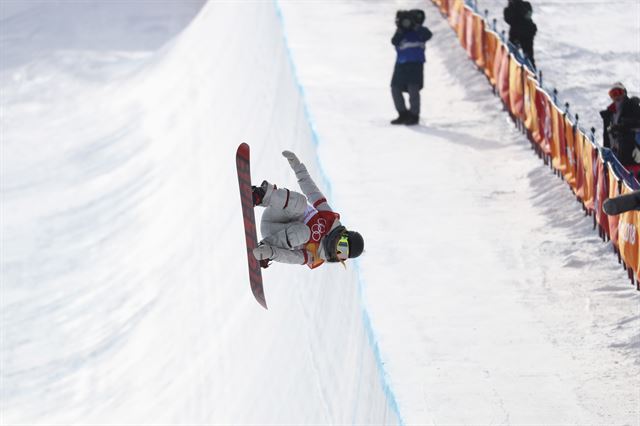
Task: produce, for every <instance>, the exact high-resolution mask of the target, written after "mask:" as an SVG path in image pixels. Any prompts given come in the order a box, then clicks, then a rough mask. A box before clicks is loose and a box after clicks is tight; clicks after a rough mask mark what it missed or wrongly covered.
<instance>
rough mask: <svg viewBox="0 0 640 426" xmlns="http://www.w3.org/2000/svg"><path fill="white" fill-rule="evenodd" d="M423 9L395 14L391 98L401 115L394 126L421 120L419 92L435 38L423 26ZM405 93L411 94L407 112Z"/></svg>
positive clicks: (393, 122)
mask: <svg viewBox="0 0 640 426" xmlns="http://www.w3.org/2000/svg"><path fill="white" fill-rule="evenodd" d="M424 18H425V16H424V12H423V11H422V10H420V9H413V10H408V11H407V10H399V11H398V12H397V13H396V27H397V30H396V32H395V34H394V35H393V38H392V39H391V43H392V44H393V45H394V46H395V48H396V53H397V58H396V64H395V68H394V70H393V77H392V78H391V96H392V97H393V103H394V105H395V107H396V110H397V111H398V118H396V119H395V120H393V121H391V124H407V125H413V124H418V121H419V119H420V90H422V86H423V81H424V75H423V74H424V62H425V56H424V47H425V43H426V42H427V40H429V39H430V38H431V36H432V35H433V34H432V33H431V31H429V29H428V28H426V27H424V26H422V24H423V23H424ZM403 92H408V93H409V110H407V107H406V104H405V100H404V96H403Z"/></svg>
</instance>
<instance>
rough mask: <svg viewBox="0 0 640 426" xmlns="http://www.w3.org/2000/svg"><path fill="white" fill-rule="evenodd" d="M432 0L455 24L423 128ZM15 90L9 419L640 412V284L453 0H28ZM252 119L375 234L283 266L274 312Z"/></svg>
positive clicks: (456, 418)
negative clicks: (414, 39) (490, 77)
mask: <svg viewBox="0 0 640 426" xmlns="http://www.w3.org/2000/svg"><path fill="white" fill-rule="evenodd" d="M496 5H497V3H496ZM411 7H421V8H424V9H426V11H427V22H426V24H427V25H428V26H429V27H430V28H431V29H432V30H433V31H434V34H435V36H434V39H433V40H432V41H430V42H429V43H428V47H427V61H428V63H427V65H426V68H425V70H426V72H425V83H426V87H425V90H423V92H422V93H423V103H422V105H423V113H422V116H423V121H422V123H421V125H420V126H416V127H412V128H408V127H399V128H398V127H392V126H389V125H388V121H389V120H390V119H391V118H393V117H394V115H395V113H394V111H393V107H392V102H391V97H390V93H389V88H388V84H389V80H390V78H391V71H392V67H393V61H394V52H393V49H392V47H391V45H390V43H389V39H390V37H391V35H392V32H393V17H394V15H395V10H397V9H399V8H411ZM496 7H497V6H496ZM545 7H546V8H547V10H546V13H547V15H545V16H547V17H553V16H554V10H555V11H556V12H557V11H558V10H563V7H565V6H564V5H563V2H559V1H555V0H554V1H552V2H550V3H547V4H545ZM554 8H555V9H554ZM495 12H498V10H496V11H495ZM574 13H575V12H574ZM584 13H587V12H586V11H585V12H584ZM603 13H604V12H603ZM611 13H612V15H609V16H611V17H612V16H615V14H614V13H613V12H611ZM606 17H607V16H606V15H605V18H606ZM549 19H551V18H549ZM558 19H559V18H558ZM600 19H602V16H600ZM549 25H551V23H550V24H549ZM539 27H540V25H539ZM541 40H546V41H545V42H549V38H548V36H545V38H542V39H541ZM600 42H602V43H603V45H604V44H605V43H604V42H603V41H602V40H600ZM571 43H574V44H573V46H576V47H579V44H577V42H576V41H575V40H572V41H571ZM585 43H588V40H587V41H585ZM536 46H537V48H538V49H540V48H541V46H540V44H537V45H536ZM542 46H544V44H542ZM552 47H553V46H552V45H550V48H552ZM616 48H617V47H611V48H610V49H612V50H613V51H614V52H615V49H616ZM578 51H579V52H586V51H588V48H585V49H583V50H578ZM584 55H585V56H586V57H589V58H590V57H591V56H590V55H588V54H587V53H584ZM578 57H580V56H578ZM633 58H634V56H632V57H631V59H629V60H627V61H623V63H622V64H621V65H620V68H618V71H619V73H620V74H622V75H623V76H622V77H620V78H619V79H620V80H623V79H624V76H625V75H627V76H629V78H630V79H631V77H633V74H630V75H629V73H627V70H628V69H629V67H631V68H633V64H634V62H633V61H634V59H633ZM537 59H538V64H539V65H540V66H541V67H543V69H545V68H547V67H549V68H554V69H556V70H557V69H561V67H563V66H565V64H564V63H563V62H562V61H561V60H560V59H557V58H554V57H553V55H547V56H545V55H544V54H541V55H538V56H537ZM629 61H630V62H631V63H629ZM637 75H638V74H636V75H635V77H636V83H631V84H628V85H627V87H630V88H633V87H637V86H634V84H636V85H637ZM604 77H608V75H605V76H603V78H604ZM617 79H618V78H617ZM601 85H604V86H603V87H606V83H597V85H594V86H598V87H597V88H593V89H589V91H590V93H592V94H593V93H598V92H597V91H596V90H598V91H599V90H602V88H601V87H599V86H601ZM632 90H633V89H632ZM0 94H1V96H0V98H1V99H0V106H1V115H0V120H1V121H0V125H1V138H2V140H1V150H2V151H1V170H0V178H1V179H0V188H1V196H2V200H1V201H2V206H1V222H2V223H1V225H2V235H1V237H0V238H1V240H0V241H1V244H2V245H1V250H0V251H1V253H2V254H1V266H2V276H1V278H2V280H1V281H2V282H1V288H0V318H1V323H0V362H1V368H0V370H1V372H0V374H1V380H0V416H1V417H0V423H2V424H8V425H9V424H47V425H53V424H56V425H58V424H60V425H62V424H65V425H66V424H79V425H80V424H81V425H85V424H122V425H124V424H136V425H137V424H185V425H186V424H207V425H209V424H273V425H275V424H279V425H280V424H385V425H389V424H416V425H417V424H513V425H516V424H612V425H626V424H629V425H638V424H640V420H639V418H638V416H639V411H638V405H639V403H640V395H639V391H638V389H639V386H638V385H639V382H640V379H639V369H640V362H639V359H638V349H639V348H640V340H639V339H640V333H639V332H638V330H639V327H640V312H639V310H638V308H639V306H638V295H637V293H636V292H635V291H634V290H633V287H632V286H630V285H629V284H628V282H627V281H626V274H625V273H624V272H623V271H622V269H621V268H620V267H619V266H618V265H617V262H616V260H615V258H614V257H613V256H612V255H611V253H610V247H609V246H608V245H606V244H604V243H601V242H600V240H599V239H598V237H597V234H596V233H594V232H593V231H592V230H591V219H590V218H585V217H583V214H582V212H581V210H580V207H579V205H578V204H577V203H576V202H575V201H574V199H573V197H572V196H571V193H570V191H569V190H568V188H567V187H566V186H565V185H564V184H563V183H562V182H561V181H560V180H559V179H557V178H556V177H555V176H553V174H552V173H551V172H550V171H549V170H548V169H547V168H545V167H544V166H543V165H542V164H541V162H540V161H539V160H538V159H537V158H536V157H535V156H534V155H533V153H532V152H531V151H530V150H529V149H528V144H527V143H526V142H525V140H524V138H523V136H522V135H520V134H519V133H517V132H516V131H515V129H513V126H512V125H511V124H510V123H509V122H508V120H507V118H506V114H505V113H504V112H503V111H502V110H501V107H500V104H499V101H498V100H497V98H495V97H493V96H492V94H491V92H490V90H489V86H488V84H487V83H486V82H485V81H484V77H482V76H481V75H480V74H479V73H478V72H477V71H475V69H474V68H473V66H472V65H471V63H470V62H469V61H468V60H467V59H466V57H465V53H464V51H463V50H462V49H461V48H460V47H459V46H458V45H457V41H456V39H455V37H454V35H453V32H452V31H451V30H450V29H449V27H448V26H447V24H446V23H445V22H444V21H443V20H442V19H441V17H440V16H439V14H438V13H437V12H436V10H435V8H434V7H432V6H431V4H430V3H428V2H424V1H406V2H404V1H403V2H400V1H388V2H296V1H284V0H282V1H279V2H263V1H247V2H225V1H210V2H207V3H206V4H205V3H204V2H202V1H181V2H178V1H169V2H167V1H160V0H158V1H155V0H149V1H145V2H98V3H88V2H82V1H77V2H76V1H71V2H55V3H54V2H50V1H30V2H20V1H12V0H8V1H3V2H2V3H0ZM603 102H606V99H603ZM578 104H579V103H578ZM578 107H582V108H584V107H585V105H584V103H583V104H582V105H580V104H579V105H578ZM595 124H596V123H594V125H595ZM241 141H244V142H248V143H249V144H250V145H251V147H252V157H253V158H252V160H253V163H252V173H253V175H254V180H255V181H258V182H259V181H261V180H262V179H269V180H271V181H273V182H276V183H277V184H278V185H281V186H286V187H289V188H291V189H295V188H296V186H297V185H296V182H295V177H294V176H293V173H292V172H291V170H290V169H289V167H288V164H287V162H286V160H285V159H284V158H283V157H282V156H281V155H280V152H281V151H282V150H284V149H290V150H293V151H294V152H296V153H297V154H298V155H299V157H300V158H301V160H302V161H303V162H304V163H305V164H306V165H307V166H308V168H309V170H310V172H311V174H312V175H313V176H315V177H316V180H317V182H318V184H319V185H320V186H321V187H322V188H323V189H324V190H325V191H326V195H327V196H328V197H329V199H330V201H331V204H332V206H334V207H335V208H336V209H337V210H338V211H339V212H340V213H341V215H342V221H343V223H344V224H345V225H346V226H347V227H349V228H353V229H356V230H358V231H360V232H361V233H362V234H363V236H364V238H365V242H366V252H365V253H364V255H363V256H362V257H361V258H360V260H359V261H357V262H352V263H350V264H348V266H347V268H346V269H344V268H342V267H340V266H337V265H326V266H323V267H322V268H320V269H317V270H314V271H310V270H307V269H306V268H302V267H294V266H284V265H278V264H275V265H273V266H272V267H270V268H269V269H267V270H265V271H264V280H265V293H266V297H267V303H268V305H269V310H268V311H265V310H263V309H262V308H261V307H260V306H259V305H258V304H257V303H256V302H255V301H254V300H253V296H252V295H251V291H250V289H249V284H248V274H247V270H246V263H245V259H244V247H243V245H244V241H243V239H242V235H243V230H242V221H241V216H240V207H239V196H238V194H237V180H236V175H235V167H234V160H233V158H234V153H235V149H236V147H237V145H238V143H239V142H241ZM259 215H260V212H259V211H258V216H259Z"/></svg>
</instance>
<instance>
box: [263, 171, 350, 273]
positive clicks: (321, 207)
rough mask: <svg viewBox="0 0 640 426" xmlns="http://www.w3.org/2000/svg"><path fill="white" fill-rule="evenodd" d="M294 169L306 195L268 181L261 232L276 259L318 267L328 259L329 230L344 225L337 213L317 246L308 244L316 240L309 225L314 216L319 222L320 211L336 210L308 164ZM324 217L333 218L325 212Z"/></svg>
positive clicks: (272, 257) (271, 257)
mask: <svg viewBox="0 0 640 426" xmlns="http://www.w3.org/2000/svg"><path fill="white" fill-rule="evenodd" d="M292 169H293V171H294V172H295V174H296V178H297V179H298V184H299V185H300V189H301V190H302V192H303V194H301V193H299V192H295V191H290V190H288V189H286V188H276V187H275V185H272V184H269V186H268V189H267V192H266V194H265V197H264V199H263V201H262V204H261V205H262V206H264V207H266V209H265V211H264V213H263V215H262V220H261V223H260V232H261V234H262V236H263V239H262V241H261V244H265V245H268V246H270V247H271V248H272V250H273V251H272V254H271V256H269V258H270V259H271V260H274V261H276V262H281V263H290V264H298V265H305V264H306V265H308V266H310V267H315V266H319V263H321V261H325V260H327V258H328V257H327V253H326V252H325V248H324V246H323V244H322V240H323V239H324V236H326V235H327V234H328V233H329V232H331V231H332V230H334V229H335V228H337V227H338V226H341V224H340V220H339V216H338V215H337V214H335V219H333V223H332V224H331V226H330V227H328V228H329V229H322V231H323V233H322V237H321V240H320V241H319V244H316V245H315V247H314V246H313V245H312V244H309V242H310V241H315V240H313V238H312V229H311V228H310V227H309V224H310V223H313V222H312V218H314V217H316V221H317V217H318V216H316V215H317V214H318V213H320V212H333V210H332V209H331V206H329V204H328V203H327V199H326V198H325V196H324V195H323V194H322V192H320V190H319V189H318V187H317V185H316V184H315V182H314V181H313V179H312V178H311V176H310V175H309V172H308V171H307V168H306V167H305V165H304V164H302V163H298V164H295V165H294V164H292ZM321 216H332V217H333V215H326V214H325V215H321ZM314 232H315V231H314ZM314 248H315V249H316V250H314ZM314 252H315V253H314Z"/></svg>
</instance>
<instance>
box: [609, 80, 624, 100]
mask: <svg viewBox="0 0 640 426" xmlns="http://www.w3.org/2000/svg"><path fill="white" fill-rule="evenodd" d="M626 94H627V88H626V87H624V84H622V83H620V82H619V81H617V82H615V83H613V84H612V85H611V88H610V89H609V97H610V98H611V99H614V100H615V99H618V98H620V97H622V96H624V95H626Z"/></svg>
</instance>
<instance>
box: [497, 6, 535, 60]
mask: <svg viewBox="0 0 640 426" xmlns="http://www.w3.org/2000/svg"><path fill="white" fill-rule="evenodd" d="M532 13H533V9H532V8H531V3H529V2H528V1H523V0H509V4H508V5H507V7H505V8H504V20H505V22H506V23H507V24H509V41H510V42H511V43H512V44H513V45H515V46H520V47H521V48H522V52H523V53H524V55H525V56H526V57H527V58H528V59H529V61H530V62H531V65H533V68H535V67H536V62H535V60H534V59H533V38H534V37H535V35H536V32H538V27H537V26H536V24H535V23H534V22H533V20H532V19H531V15H532Z"/></svg>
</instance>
